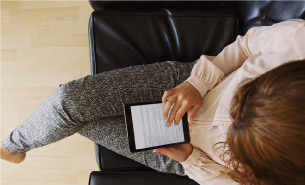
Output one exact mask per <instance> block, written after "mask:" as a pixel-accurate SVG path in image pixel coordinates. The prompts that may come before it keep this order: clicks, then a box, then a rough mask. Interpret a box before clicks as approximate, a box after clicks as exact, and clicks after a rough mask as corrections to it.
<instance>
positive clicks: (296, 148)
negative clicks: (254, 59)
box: [226, 61, 305, 185]
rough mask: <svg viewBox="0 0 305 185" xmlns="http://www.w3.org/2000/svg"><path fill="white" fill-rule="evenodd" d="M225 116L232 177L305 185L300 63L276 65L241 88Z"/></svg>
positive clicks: (304, 69) (304, 86)
mask: <svg viewBox="0 0 305 185" xmlns="http://www.w3.org/2000/svg"><path fill="white" fill-rule="evenodd" d="M230 113H231V117H232V120H233V124H232V126H231V127H230V129H229V131H228V139H227V142H226V145H227V146H228V147H229V148H230V151H229V152H230V155H231V157H232V158H231V160H230V161H229V164H230V165H232V166H233V168H234V169H235V170H234V171H233V172H232V173H231V175H232V177H233V179H235V180H237V181H239V182H247V181H243V180H245V179H247V180H249V179H250V180H251V181H252V183H254V184H255V183H257V184H277V185H280V184H282V185H286V184H287V185H288V184H289V185H293V184H304V183H305V61H297V62H290V63H287V64H284V65H281V66H279V67H277V68H275V69H273V70H271V71H269V72H267V73H265V74H263V75H261V76H260V77H258V78H256V79H255V80H253V81H250V82H248V83H246V84H244V85H242V86H241V87H240V88H239V89H238V90H237V92H236V94H235V96H234V98H233V99H232V103H231V110H230ZM247 169H248V170H247Z"/></svg>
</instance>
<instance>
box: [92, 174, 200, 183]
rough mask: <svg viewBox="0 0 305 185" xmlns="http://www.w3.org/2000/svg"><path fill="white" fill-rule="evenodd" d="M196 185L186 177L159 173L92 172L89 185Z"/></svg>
mask: <svg viewBox="0 0 305 185" xmlns="http://www.w3.org/2000/svg"><path fill="white" fill-rule="evenodd" d="M109 184H111V185H135V184H136V185H168V184H174V185H198V183H197V182H195V181H194V180H192V179H189V178H188V177H187V176H178V175H176V174H168V173H159V172H92V173H91V175H90V179H89V185H109Z"/></svg>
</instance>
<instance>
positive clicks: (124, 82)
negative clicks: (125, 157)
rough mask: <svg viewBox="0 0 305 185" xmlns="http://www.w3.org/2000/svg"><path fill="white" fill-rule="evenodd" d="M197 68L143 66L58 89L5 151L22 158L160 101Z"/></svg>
mask: <svg viewBox="0 0 305 185" xmlns="http://www.w3.org/2000/svg"><path fill="white" fill-rule="evenodd" d="M193 65H194V63H176V62H163V63H154V64H149V65H139V66H133V67H128V68H123V69H118V70H114V71H108V72H104V73H101V74H97V75H93V76H87V77H85V78H81V79H79V80H74V81H71V82H69V83H66V84H63V85H60V87H59V88H58V89H57V90H55V91H54V92H53V93H52V94H51V95H50V96H49V97H47V98H46V99H45V100H44V101H43V102H42V103H41V104H40V105H39V106H38V107H37V108H36V110H35V111H34V112H33V113H32V114H31V116H30V117H29V118H27V119H26V120H25V121H24V122H23V123H22V124H21V125H20V126H19V127H17V128H16V129H15V130H14V131H12V132H11V134H10V136H9V137H7V138H6V139H5V140H4V141H3V146H4V148H5V149H7V150H8V151H10V152H12V153H24V152H26V151H28V150H30V149H33V148H37V147H41V146H44V145H46V144H49V143H52V142H56V141H58V140H60V139H63V138H65V137H67V136H70V135H72V134H74V133H76V132H78V131H80V130H81V129H82V128H83V127H84V126H85V125H87V124H88V123H92V122H95V121H98V120H101V119H104V118H108V117H114V116H122V115H123V105H124V104H125V103H140V102H150V101H160V100H161V97H162V95H163V92H164V90H166V89H170V88H173V87H175V86H177V85H178V84H179V83H181V82H183V81H184V80H185V79H186V78H187V77H188V76H189V75H190V71H191V69H192V66H193ZM114 127H115V125H114ZM108 134H111V133H108ZM104 137H107V136H104Z"/></svg>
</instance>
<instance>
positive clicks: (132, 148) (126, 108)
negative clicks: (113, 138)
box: [124, 101, 190, 153]
mask: <svg viewBox="0 0 305 185" xmlns="http://www.w3.org/2000/svg"><path fill="white" fill-rule="evenodd" d="M158 103H162V102H161V101H158V102H145V103H133V104H126V105H125V106H124V114H125V123H126V130H127V136H128V143H129V149H130V151H131V152H132V153H135V152H140V151H145V150H151V149H155V148H161V147H168V146H171V145H176V144H183V143H189V142H190V133H189V127H188V122H187V116H186V114H185V115H184V116H183V117H182V126H183V133H184V141H183V142H179V143H171V144H167V145H160V146H154V147H149V148H142V149H136V147H135V138H134V129H133V123H132V117H131V109H130V107H131V106H135V105H148V104H158Z"/></svg>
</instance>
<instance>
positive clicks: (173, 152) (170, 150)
mask: <svg viewBox="0 0 305 185" xmlns="http://www.w3.org/2000/svg"><path fill="white" fill-rule="evenodd" d="M153 152H159V153H161V154H163V155H166V156H168V157H169V158H171V159H173V160H175V161H179V162H183V161H185V160H186V159H187V158H188V157H189V156H190V155H191V154H192V152H193V146H192V145H191V144H190V143H186V144H180V145H175V146H171V147H165V148H158V149H154V150H153Z"/></svg>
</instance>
